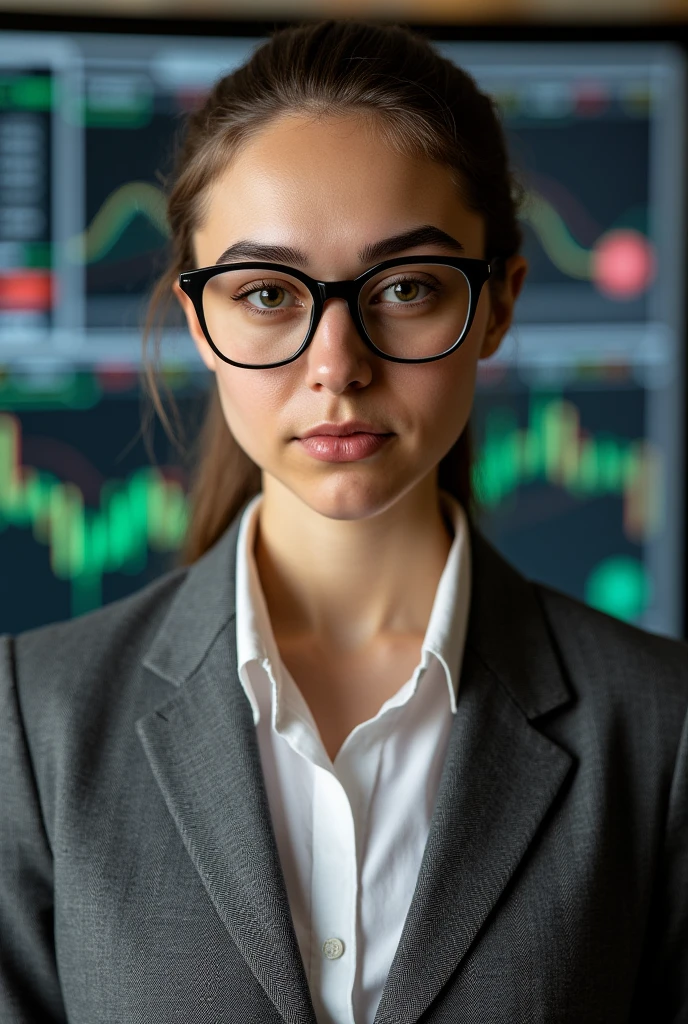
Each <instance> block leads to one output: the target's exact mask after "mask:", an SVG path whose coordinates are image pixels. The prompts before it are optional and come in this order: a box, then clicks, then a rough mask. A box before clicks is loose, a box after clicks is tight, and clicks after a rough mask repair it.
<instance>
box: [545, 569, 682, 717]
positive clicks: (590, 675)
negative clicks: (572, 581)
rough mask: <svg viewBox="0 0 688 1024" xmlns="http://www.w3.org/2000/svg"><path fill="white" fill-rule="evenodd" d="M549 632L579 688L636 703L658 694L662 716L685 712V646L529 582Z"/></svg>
mask: <svg viewBox="0 0 688 1024" xmlns="http://www.w3.org/2000/svg"><path fill="white" fill-rule="evenodd" d="M531 584H532V586H533V588H534V591H535V594H536V597H537V599H538V601H539V603H540V606H541V608H542V611H543V614H544V616H545V619H546V622H547V624H548V627H549V630H550V632H551V635H552V637H553V640H554V642H555V646H556V647H557V648H559V650H560V652H561V655H562V656H563V658H564V660H565V662H566V663H567V665H568V666H569V668H570V670H571V671H572V673H573V675H574V677H575V679H576V683H577V685H578V686H579V687H583V688H593V687H594V688H595V689H596V690H597V691H604V692H605V693H608V694H609V695H610V696H613V695H614V694H615V693H617V694H618V696H619V698H620V699H625V700H627V701H629V700H630V701H632V702H633V703H635V702H636V701H637V702H639V703H638V704H637V705H636V706H637V707H638V708H639V707H640V706H641V703H642V702H643V701H644V700H646V699H647V695H648V693H649V692H650V691H651V692H652V693H653V694H659V695H661V701H662V704H663V707H664V709H665V711H666V712H667V713H670V714H672V713H679V714H680V715H681V717H684V716H685V714H686V711H687V710H688V643H686V641H685V640H683V639H677V638H675V637H670V636H666V635H664V634H660V633H652V632H650V631H649V630H646V629H642V628H641V627H639V626H636V625H633V624H632V623H629V622H625V621H623V620H622V619H618V618H616V617H615V616H613V615H609V614H607V613H606V612H603V611H600V610H598V609H596V608H592V607H591V606H590V605H587V604H585V603H584V602H583V601H580V600H578V599H577V598H574V597H571V596H570V595H568V594H564V593H562V592H561V591H559V590H557V589H556V588H554V587H551V586H548V585H546V584H544V583H539V582H536V581H533V580H531Z"/></svg>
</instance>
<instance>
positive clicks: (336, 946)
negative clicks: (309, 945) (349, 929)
mask: <svg viewBox="0 0 688 1024" xmlns="http://www.w3.org/2000/svg"><path fill="white" fill-rule="evenodd" d="M322 949H323V953H324V954H325V956H326V957H327V959H328V960H337V959H338V958H339V957H340V956H341V955H342V953H343V952H344V943H343V942H342V940H341V939H325V941H324V942H323V948H322Z"/></svg>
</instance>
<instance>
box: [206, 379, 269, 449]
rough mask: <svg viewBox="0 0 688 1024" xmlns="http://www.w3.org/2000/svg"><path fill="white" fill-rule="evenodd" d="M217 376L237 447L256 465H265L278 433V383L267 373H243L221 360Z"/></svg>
mask: <svg viewBox="0 0 688 1024" xmlns="http://www.w3.org/2000/svg"><path fill="white" fill-rule="evenodd" d="M215 376H216V380H217V388H218V393H219V396H220V403H221V405H222V410H223V412H224V415H225V420H226V422H227V426H228V427H229V429H230V431H231V432H232V434H233V435H234V437H235V439H236V441H237V442H238V444H239V445H240V446H241V447H242V448H243V449H244V451H245V452H246V454H247V455H248V456H249V457H250V458H252V459H253V461H254V462H262V461H263V458H262V453H264V452H265V451H266V450H267V448H268V447H269V444H270V439H271V437H273V436H274V434H275V432H276V422H275V421H276V418H277V410H278V409H279V408H280V406H281V402H280V398H279V392H278V389H277V388H276V387H275V382H273V381H271V380H270V378H269V377H268V376H266V375H265V374H264V373H260V372H258V371H254V370H242V369H240V368H239V367H236V366H230V365H228V364H227V363H222V362H221V361H220V360H218V366H217V367H216V371H215Z"/></svg>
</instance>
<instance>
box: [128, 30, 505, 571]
mask: <svg viewBox="0 0 688 1024" xmlns="http://www.w3.org/2000/svg"><path fill="white" fill-rule="evenodd" d="M289 112H298V113H306V114H312V115H313V116H315V117H318V116H325V115H327V116H336V115H346V114H352V113H353V114H356V115H358V116H362V117H365V118H370V119H371V120H372V121H373V122H374V124H375V127H376V129H377V131H378V132H380V133H381V137H382V138H383V139H384V140H385V142H386V143H387V144H388V145H390V146H391V147H392V148H393V149H394V150H396V151H397V152H401V153H403V154H407V155H410V156H415V157H417V156H421V157H425V158H428V159H430V160H433V161H436V162H438V163H440V164H443V165H444V166H446V167H447V168H448V169H449V170H450V172H451V175H452V181H453V182H454V184H455V186H456V188H457V189H458V191H459V194H460V196H461V198H462V200H463V201H464V202H465V203H466V205H467V206H468V207H469V208H470V209H473V210H475V211H477V212H479V213H481V214H482V215H483V217H484V222H485V254H484V255H485V258H486V259H489V260H492V259H501V260H504V259H506V258H508V257H509V256H511V255H513V254H515V253H517V252H518V250H519V248H520V246H521V242H522V234H521V229H520V225H519V222H518V204H519V199H520V191H519V188H518V186H517V183H516V182H515V180H514V178H513V177H512V175H511V172H510V168H509V161H508V155H507V148H506V143H505V139H504V134H503V131H502V127H501V124H500V120H499V116H498V113H497V110H496V106H495V104H494V101H493V100H492V99H491V98H490V97H489V96H487V95H486V94H484V93H482V92H481V91H480V90H479V89H478V87H477V85H476V83H475V81H474V79H473V78H472V77H471V76H470V75H469V74H468V73H467V72H465V71H463V70H462V69H461V68H459V67H457V66H456V65H455V64H453V63H451V61H449V60H447V59H445V58H443V57H442V56H441V55H440V54H439V53H438V52H437V51H436V50H435V49H434V48H433V46H432V44H431V43H430V42H429V41H428V40H427V39H426V38H424V37H423V36H422V35H420V34H419V33H417V32H414V31H411V30H410V29H408V28H405V27H403V26H399V25H378V24H373V23H370V22H366V21H360V20H354V19H327V20H323V21H319V22H316V23H312V24H305V25H297V26H292V27H289V28H284V29H280V30H278V31H276V32H274V33H273V34H272V35H271V37H270V38H269V39H268V40H267V41H266V42H264V43H262V44H261V45H260V46H258V48H257V49H256V50H255V51H254V52H253V54H252V55H251V56H250V58H249V59H248V60H247V61H246V63H244V64H243V65H242V66H241V67H239V68H237V69H236V70H234V71H233V72H231V73H230V74H228V75H225V76H224V77H223V78H221V79H220V80H219V81H218V82H216V84H215V86H214V87H213V89H212V90H211V92H210V93H209V95H208V96H207V98H206V100H205V102H204V104H203V105H202V107H200V109H198V110H197V111H195V112H194V113H192V114H190V115H189V116H188V119H187V121H186V124H185V133H184V136H183V140H182V142H181V145H180V146H179V149H178V152H177V154H176V159H175V164H174V168H173V172H172V175H171V179H170V182H169V184H170V186H171V187H169V188H168V190H167V217H168V223H169V227H170V233H171V237H170V245H171V258H170V262H169V265H168V267H167V269H166V271H165V272H164V274H163V275H162V277H161V278H160V279H159V281H158V282H157V284H156V286H155V288H154V290H153V293H152V296H151V300H150V305H149V310H148V315H147V317H146V324H145V328H144V337H143V355H144V367H145V370H144V382H145V384H146V386H147V389H148V391H149V393H150V396H151V399H152V403H153V406H154V407H155V410H156V411H157V413H158V415H159V416H160V419H161V421H162V423H163V426H164V427H165V430H166V431H167V433H168V435H169V436H170V437H171V438H172V440H175V439H174V436H173V432H172V430H171V426H170V422H169V419H168V417H167V415H166V413H165V409H164V405H163V403H162V401H161V397H160V392H159V390H158V386H157V376H158V371H157V366H156V365H155V364H153V363H151V362H150V361H149V360H148V359H147V355H146V350H147V342H148V337H149V334H150V331H151V327H152V325H153V323H154V321H155V320H156V319H157V318H158V317H161V316H162V315H164V311H165V310H166V308H167V306H168V303H169V301H170V299H171V298H172V295H173V293H172V285H173V284H174V282H175V281H176V279H177V276H178V275H179V274H180V273H181V272H182V271H184V270H189V269H193V267H194V266H195V258H194V250H193V233H194V231H195V230H196V228H197V227H198V225H199V224H200V223H201V220H202V217H203V207H204V202H205V200H206V197H207V195H208V188H209V186H210V185H211V184H212V183H213V181H214V180H215V179H216V178H217V177H218V176H219V175H220V174H221V173H222V171H223V170H225V169H226V168H227V165H228V161H229V160H230V159H231V158H232V156H234V155H235V154H236V153H237V152H238V151H239V149H240V148H241V147H242V146H243V145H245V144H246V143H247V142H249V141H250V140H251V138H252V137H253V136H255V135H256V134H257V133H258V132H260V131H261V130H262V129H263V128H265V127H266V126H267V125H269V123H270V122H271V121H272V120H274V119H275V118H277V117H278V116H280V115H282V114H286V113H289ZM501 266H502V264H501V263H498V265H497V274H496V280H494V281H493V279H491V282H490V287H499V283H500V282H499V277H500V272H499V268H500V267H501ZM159 348H160V333H158V336H157V338H156V350H155V357H156V364H157V362H158V361H159V355H160V352H159ZM169 398H170V399H171V404H172V409H173V413H174V416H175V419H176V421H177V424H179V419H178V414H177V410H176V406H175V403H174V399H173V397H172V395H171V394H170V395H169ZM469 428H470V421H469V423H468V424H467V425H466V428H465V429H464V431H463V432H462V434H461V436H460V437H459V438H458V440H457V441H456V443H455V444H454V446H453V447H452V448H451V450H450V451H449V452H448V453H447V454H446V455H445V456H444V458H443V459H442V460H441V462H440V464H439V468H438V483H439V486H440V487H441V488H443V489H444V490H446V491H448V492H449V493H451V494H453V495H454V496H455V497H456V498H458V500H459V501H460V502H461V503H462V504H463V506H464V508H465V510H466V513H467V515H468V516H469V517H471V518H473V517H474V516H475V508H476V502H475V496H474V494H473V490H472V486H471V474H472V451H471V434H470V429H469ZM193 465H194V467H195V469H194V474H193V479H192V486H191V493H190V501H191V514H190V520H189V525H188V530H187V534H186V539H185V544H184V547H183V550H182V553H181V560H182V562H183V563H184V564H189V563H191V562H193V561H195V560H196V559H197V558H199V557H200V556H201V555H202V554H203V553H204V552H205V551H206V550H207V549H208V548H209V547H211V546H212V544H213V543H214V542H215V541H216V540H217V538H218V537H219V536H220V535H221V533H222V532H223V531H224V530H225V529H226V527H227V526H228V525H229V523H230V522H231V521H232V519H233V518H234V516H235V515H236V513H237V512H238V511H239V509H240V508H241V506H242V505H243V504H244V502H245V501H246V500H248V499H249V498H250V497H252V496H253V495H255V494H257V493H258V491H259V490H260V489H261V471H260V468H259V467H258V466H257V465H256V464H255V463H254V462H253V460H252V459H250V458H249V456H248V455H247V454H246V453H245V452H244V450H243V449H242V448H240V446H239V444H238V443H237V441H236V440H235V439H234V437H233V435H232V434H231V432H230V430H229V428H228V426H227V423H226V421H225V418H224V415H223V412H222V409H221V406H220V402H219V398H218V394H217V388H216V386H213V387H212V388H211V393H210V397H209V402H208V406H207V409H206V413H205V420H204V423H203V425H202V428H201V430H200V432H199V434H198V437H197V439H196V442H195V448H194V452H193Z"/></svg>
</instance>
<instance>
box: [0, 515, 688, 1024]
mask: <svg viewBox="0 0 688 1024" xmlns="http://www.w3.org/2000/svg"><path fill="white" fill-rule="evenodd" d="M241 511H243V509H242V510H241ZM241 511H240V512H239V514H238V515H237V517H236V518H235V519H234V521H233V523H232V524H231V525H230V527H229V528H228V529H227V531H226V532H225V533H224V535H223V536H222V538H221V539H220V540H219V541H218V543H217V544H216V545H215V546H214V548H213V549H212V550H211V551H209V552H208V553H207V554H206V555H205V556H204V557H203V558H202V559H201V560H200V561H199V562H197V563H196V564H195V565H194V566H193V567H192V568H191V569H189V570H186V569H179V570H174V571H173V572H171V573H168V574H166V575H165V576H162V577H161V578H160V579H158V580H157V581H155V582H154V583H153V584H151V585H150V586H147V587H146V588H145V589H142V590H140V591H139V592H138V593H136V594H135V595H133V596H131V597H128V598H126V599H124V600H122V601H118V602H116V603H114V604H111V605H109V606H107V607H106V608H104V609H101V610H99V611H96V612H93V613H91V614H89V615H86V616H83V617H82V618H80V619H76V620H74V621H72V622H67V623H60V624H54V625H50V626H45V627H42V628H40V629H37V630H32V631H30V632H25V633H22V634H19V635H18V636H16V637H11V636H7V635H5V636H3V638H2V639H1V640H0V785H1V799H0V1021H1V1022H2V1024H29V1022H30V1024H43V1022H47V1024H52V1022H57V1021H69V1022H71V1024H110V1022H112V1024H144V1022H146V1024H170V1022H173V1021H179V1022H184V1024H194V1022H218V1024H219V1022H236V1024H280V1022H282V1021H285V1022H287V1024H315V1016H314V1012H313V1007H312V1003H311V1000H310V995H309V990H308V982H307V979H306V976H305V973H304V969H303V965H302V962H301V958H300V953H299V949H298V945H297V941H296V936H295V933H294V929H293V924H292V921H291V916H290V912H289V906H288V901H287V896H286V891H285V887H284V880H283V876H282V873H281V868H280V864H279V858H278V854H277V847H276V844H275V839H274V834H273V831H272V825H271V821H270V816H269V808H268V803H267V799H266V794H265V788H264V783H263V777H262V773H261V768H260V759H259V751H258V747H257V743H256V735H255V729H254V726H253V721H252V718H251V709H250V705H249V703H248V700H247V699H246V696H245V694H244V693H243V690H242V688H241V684H240V681H239V679H238V677H237V673H236V649H235V633H234V626H235V621H234V564H235V554H236V540H237V533H238V526H239V518H240V515H241ZM471 546H472V551H473V566H474V570H473V590H472V596H471V612H470V619H469V624H468V636H467V642H466V651H465V655H464V659H463V664H462V670H461V682H460V689H459V703H458V711H457V714H456V716H455V718H454V722H453V726H452V733H451V737H450V741H449V746H448V750H447V756H446V761H445V764H444V770H443V775H442V780H441V783H440V791H439V794H438V797H437V802H436V805H435V811H434V815H433V819H432V822H431V827H430V834H429V837H428V841H427V846H426V850H425V855H424V858H423V862H422V865H421V869H420V873H419V876H418V881H417V884H416V888H415V891H414V894H413V901H412V903H411V907H410V910H409V913H408V916H407V918H406V922H405V926H404V930H403V934H402V936H401V940H400V944H399V947H398V949H397V952H396V956H395V958H394V961H393V963H392V967H391V970H390V973H389V976H388V979H387V983H386V986H385V989H384V992H383V995H382V999H381V1002H380V1005H379V1008H378V1012H377V1016H376V1024H416V1022H420V1021H422V1022H427V1024H450V1022H451V1024H459V1022H461V1024H474V1022H475V1024H478V1022H480V1024H486V1022H505V1024H506V1022H508V1024H537V1022H557V1024H592V1022H599V1024H616V1022H618V1024H621V1022H624V1024H641V1022H642V1024H648V1022H652V1024H657V1022H662V1024H666V1022H673V1024H678V1022H686V1021H688V719H687V709H688V645H686V644H684V643H682V642H679V641H675V640H670V639H667V638H664V637H658V636H654V635H651V634H649V633H645V632H643V631H641V630H638V629H635V628H633V627H631V626H629V625H626V624H623V623H621V622H618V621H617V620H615V619H612V618H610V617H608V616H606V615H603V614H601V613H599V612H596V611H593V610H591V609H590V608H587V607H586V606H584V605H583V604H581V603H579V602H577V601H575V600H573V599H571V598H569V597H566V596H564V595H563V594H561V593H559V592H557V591H555V590H553V589H550V588H548V587H545V586H542V585H539V584H534V583H531V582H529V581H527V580H526V579H525V578H524V577H523V576H521V575H520V574H519V573H518V572H517V571H516V570H515V568H513V567H512V566H511V565H510V564H509V563H508V562H507V561H505V560H504V559H503V558H502V557H501V555H499V554H498V552H497V551H496V550H495V549H494V548H493V547H492V546H491V545H490V544H489V543H488V541H487V540H486V538H484V537H483V536H482V534H481V533H480V532H479V531H477V530H476V529H472V530H471ZM399 813H400V814H403V813H404V809H403V807H400V808H399Z"/></svg>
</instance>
